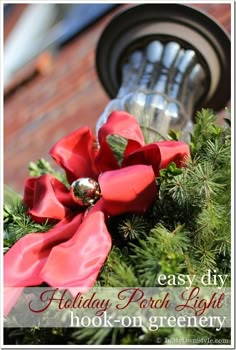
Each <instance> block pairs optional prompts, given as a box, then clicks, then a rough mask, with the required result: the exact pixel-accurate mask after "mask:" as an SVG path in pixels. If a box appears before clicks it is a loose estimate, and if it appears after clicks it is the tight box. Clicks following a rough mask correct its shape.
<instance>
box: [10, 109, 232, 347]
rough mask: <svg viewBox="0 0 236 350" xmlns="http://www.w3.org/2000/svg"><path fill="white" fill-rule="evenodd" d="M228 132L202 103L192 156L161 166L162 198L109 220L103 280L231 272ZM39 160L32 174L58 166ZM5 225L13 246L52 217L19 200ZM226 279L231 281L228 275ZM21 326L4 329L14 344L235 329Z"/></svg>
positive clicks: (133, 340) (116, 340)
mask: <svg viewBox="0 0 236 350" xmlns="http://www.w3.org/2000/svg"><path fill="white" fill-rule="evenodd" d="M169 136H170V137H169V138H171V139H175V140H176V139H178V138H179V134H178V133H176V132H174V131H171V133H170V135H169ZM230 136H231V135H230V128H229V127H228V126H220V125H218V124H217V123H216V117H215V115H214V113H213V112H212V111H210V110H202V111H201V112H199V113H198V114H197V117H196V125H195V128H194V131H193V133H192V135H191V142H190V149H191V160H188V162H186V166H185V167H184V168H182V169H178V168H177V167H176V165H175V164H174V163H171V164H169V166H168V168H167V169H163V170H162V171H161V172H160V177H159V178H157V179H156V181H157V185H158V188H159V198H158V199H157V201H156V203H154V205H153V206H152V207H151V208H150V209H149V210H148V211H147V212H146V213H145V214H144V215H142V216H138V215H134V214H125V215H121V216H117V217H113V218H111V219H110V221H109V222H108V223H107V226H108V230H109V232H110V233H111V236H112V240H113V248H112V251H111V253H110V255H109V257H108V259H107V261H106V263H105V264H104V266H103V268H102V270H101V273H100V276H99V279H98V281H97V285H102V286H113V287H127V286H129V287H132V286H148V287H150V286H158V283H157V276H158V274H179V273H181V274H196V275H197V276H201V275H202V274H204V273H206V271H207V270H208V269H211V270H215V271H216V273H217V274H228V275H230V251H231V237H230V232H231V227H230V218H231V205H230V204H231V198H230V194H231V190H230V183H231V176H230V171H231V154H230V151H231V140H230ZM109 142H111V143H112V147H113V150H115V154H116V157H117V159H118V160H119V162H120V161H121V160H122V155H123V152H124V147H125V145H126V143H125V140H123V139H122V138H119V139H117V138H116V137H112V138H111V139H110V140H109ZM116 142H117V147H116ZM40 162H41V163H40V164H39V163H37V165H34V166H33V165H32V164H31V174H32V171H33V172H34V174H35V175H37V176H38V175H40V174H42V173H43V172H44V171H45V172H47V171H48V172H49V173H53V170H52V169H51V168H48V164H46V163H44V162H42V161H40ZM4 225H5V230H6V232H7V235H6V247H7V248H9V247H10V246H11V245H12V244H13V243H14V242H15V241H16V240H17V239H19V238H20V237H22V236H23V235H24V234H27V233H29V232H37V231H40V232H42V231H43V230H44V231H46V230H47V229H48V226H47V225H43V226H42V225H38V224H35V223H34V222H33V221H32V220H31V219H29V217H28V216H27V214H26V213H25V208H24V207H23V206H22V204H20V203H18V204H17V205H13V206H12V207H9V206H7V207H6V208H5V216H4ZM198 282H199V281H198ZM199 283H200V282H199ZM227 286H230V280H229V279H228V284H227ZM19 332H20V333H18V334H17V333H15V334H13V335H12V333H11V330H6V333H7V341H8V343H9V344H10V343H11V344H12V342H13V343H14V342H15V343H20V344H53V343H54V342H55V344H56V340H58V341H60V344H89V345H92V344H122V345H128V344H133V345H135V344H152V345H158V344H164V343H165V342H166V341H167V340H166V339H168V341H169V343H168V344H171V341H173V344H174V339H175V338H185V339H192V338H198V339H202V341H203V340H204V339H207V338H211V339H212V343H211V344H212V345H213V344H217V340H216V339H219V338H224V339H226V340H227V341H229V342H230V330H229V329H226V328H225V329H222V330H221V331H220V332H216V331H215V330H214V329H183V328H176V329H172V328H168V329H165V328H160V329H159V330H158V331H156V332H151V331H148V330H146V329H136V328H132V329H129V328H127V329H121V328H115V329H106V328H104V329H102V328H101V329H97V328H90V329H86V328H85V329H41V330H28V329H27V330H24V331H21V330H19ZM55 335H56V336H55ZM58 344H59V342H58ZM186 344H188V342H186V343H185V345H186ZM190 344H191V342H190ZM196 344H197V343H196ZM202 344H204V343H200V342H199V345H202ZM228 344H229V343H228ZM177 345H178V344H177ZM180 345H181V344H180Z"/></svg>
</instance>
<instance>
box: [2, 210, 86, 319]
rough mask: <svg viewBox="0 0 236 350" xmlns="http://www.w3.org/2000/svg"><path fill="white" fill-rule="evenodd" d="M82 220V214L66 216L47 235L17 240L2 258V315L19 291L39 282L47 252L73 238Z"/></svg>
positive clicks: (10, 306)
mask: <svg viewBox="0 0 236 350" xmlns="http://www.w3.org/2000/svg"><path fill="white" fill-rule="evenodd" d="M82 217H83V215H82V214H79V215H77V216H75V217H71V216H70V217H68V218H66V219H64V220H62V221H60V222H59V223H58V224H57V225H55V226H54V227H53V228H52V229H51V230H49V231H48V232H45V233H30V234H28V235H26V236H24V237H22V238H21V239H19V240H18V241H17V242H16V243H15V244H14V245H13V246H12V247H11V249H10V250H9V251H8V252H7V253H6V254H5V255H4V295H5V298H4V304H6V313H5V315H7V313H8V312H9V311H10V310H11V308H12V307H13V306H14V304H15V302H16V300H17V299H18V297H19V295H20V294H21V292H20V288H22V289H23V288H24V287H27V286H37V285H39V284H41V283H42V282H43V280H42V278H41V276H40V271H41V269H42V268H43V266H44V264H45V263H46V261H47V258H48V256H49V254H50V252H51V249H52V248H53V247H54V246H55V245H57V244H60V243H62V242H64V241H65V240H67V239H70V238H71V236H73V234H74V233H75V231H76V230H77V228H78V226H79V225H80V223H81V221H82ZM19 287H20V288H19ZM9 288H10V289H9ZM8 291H10V293H8Z"/></svg>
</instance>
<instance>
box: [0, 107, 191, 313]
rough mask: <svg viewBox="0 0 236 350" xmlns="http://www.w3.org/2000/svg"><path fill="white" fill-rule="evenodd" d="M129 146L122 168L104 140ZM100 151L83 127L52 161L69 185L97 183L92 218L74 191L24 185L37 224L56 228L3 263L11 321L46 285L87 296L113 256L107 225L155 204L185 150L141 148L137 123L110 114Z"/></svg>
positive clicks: (52, 183)
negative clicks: (160, 182) (26, 297)
mask: <svg viewBox="0 0 236 350" xmlns="http://www.w3.org/2000/svg"><path fill="white" fill-rule="evenodd" d="M111 134H116V135H120V136H122V137H124V138H126V139H127V146H126V149H125V152H124V159H123V161H122V164H121V165H119V164H118V162H117V160H116V158H115V156H114V154H113V152H112V150H111V148H110V146H109V144H108V142H107V136H109V135H111ZM98 138H99V144H100V148H99V149H97V147H96V140H95V137H94V135H93V134H92V132H91V130H90V129H89V128H87V127H82V128H80V129H78V130H77V131H75V132H73V133H71V134H70V135H68V136H67V137H65V138H63V139H62V140H61V141H59V142H58V143H57V144H56V145H55V146H54V147H53V148H52V149H51V151H50V154H51V156H52V157H53V158H54V160H55V161H56V162H57V164H58V165H60V166H61V167H62V168H63V169H64V170H65V172H66V176H67V179H68V181H69V183H70V184H71V183H72V182H73V181H75V180H77V179H78V178H82V177H91V178H93V179H95V180H97V181H98V182H99V185H100V189H101V198H100V199H99V200H98V202H97V203H96V204H95V205H94V206H93V207H92V209H90V210H89V211H87V210H85V208H84V207H81V206H79V205H78V204H77V203H76V202H75V201H74V199H73V198H72V195H71V192H70V190H68V189H67V188H66V186H65V185H63V184H62V183H61V182H60V181H58V180H57V179H56V178H54V177H52V176H51V175H43V176H40V177H39V178H29V179H27V180H26V184H25V192H24V202H25V204H26V205H27V206H28V208H29V214H30V215H31V216H32V218H33V219H34V220H35V221H37V222H40V223H42V222H44V221H45V220H49V221H50V220H51V221H55V220H57V221H58V223H57V224H56V225H55V226H54V227H53V228H52V229H51V230H49V231H48V232H46V233H31V234H28V235H26V236H24V237H23V238H21V239H19V240H18V241H17V242H16V243H15V245H14V246H13V247H12V248H11V249H10V250H9V251H8V252H7V253H6V254H5V256H4V283H5V291H6V294H5V299H4V307H5V314H7V313H8V312H9V311H10V309H11V307H12V306H13V305H14V303H15V301H16V299H17V298H18V296H19V293H20V292H21V289H20V288H17V289H16V288H12V287H21V288H22V289H23V288H24V287H26V286H36V285H39V284H41V283H42V282H46V283H48V284H49V285H51V286H55V287H56V286H57V287H65V288H68V289H69V290H70V291H71V293H72V294H74V291H76V293H78V291H85V290H87V289H89V288H90V287H91V286H93V284H94V283H95V281H96V279H97V276H98V273H99V271H100V269H101V267H102V265H103V264H104V261H105V260H106V258H107V256H108V254H109V251H110V249H111V244H112V242H111V236H110V234H109V232H108V231H107V227H106V224H105V219H106V218H107V217H108V216H110V215H119V214H122V213H126V212H135V213H143V212H145V211H146V210H147V208H148V207H149V206H150V205H151V204H152V203H153V202H154V201H155V199H156V197H157V186H156V184H155V177H156V176H158V174H159V170H160V169H161V168H165V167H166V166H167V165H168V164H169V163H170V162H172V161H174V162H175V163H176V164H177V166H181V165H183V164H182V162H183V160H184V158H185V157H186V156H189V148H188V146H187V145H186V144H185V143H183V142H180V141H163V142H156V143H152V144H149V145H146V146H145V145H144V139H143V135H142V132H141V130H140V127H139V124H138V122H137V120H136V119H135V118H134V117H132V116H131V115H129V114H128V113H125V112H121V111H117V112H113V113H112V114H111V115H110V117H109V119H108V121H107V123H106V124H105V125H103V126H102V128H101V129H100V130H99V135H98Z"/></svg>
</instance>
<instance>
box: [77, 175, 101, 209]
mask: <svg viewBox="0 0 236 350" xmlns="http://www.w3.org/2000/svg"><path fill="white" fill-rule="evenodd" d="M71 193H72V197H73V199H74V201H75V202H76V203H78V204H79V205H81V206H90V205H92V204H94V203H95V201H96V200H97V199H98V198H99V197H100V187H99V184H98V182H97V181H95V180H94V179H92V178H90V177H83V178H80V179H78V180H75V181H74V182H73V183H72V184H71Z"/></svg>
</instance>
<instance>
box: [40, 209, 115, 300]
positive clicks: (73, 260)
mask: <svg viewBox="0 0 236 350" xmlns="http://www.w3.org/2000/svg"><path fill="white" fill-rule="evenodd" d="M111 244H112V243H111V237H110V234H109V232H108V231H107V228H106V224H105V221H104V214H103V213H102V212H101V211H96V212H92V213H89V214H88V215H87V216H86V218H85V220H84V221H83V223H82V224H81V225H80V227H79V228H78V230H77V231H76V233H75V234H74V236H73V237H72V238H71V239H70V240H68V241H67V242H65V243H62V244H60V245H57V246H56V247H54V248H53V249H52V251H51V253H50V255H49V257H48V260H47V262H46V264H45V265H44V267H43V269H42V271H41V274H40V276H41V278H42V279H43V280H44V281H45V282H47V283H48V284H49V285H52V286H57V287H59V288H60V287H61V288H63V287H64V288H67V289H69V290H70V292H71V293H72V294H73V295H74V294H76V293H78V292H85V291H87V290H89V289H90V288H91V287H92V286H93V284H94V283H95V281H96V279H97V276H98V273H99V271H100V269H101V267H102V265H103V263H104V261H105V260H106V258H107V256H108V253H109V251H110V249H111Z"/></svg>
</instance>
